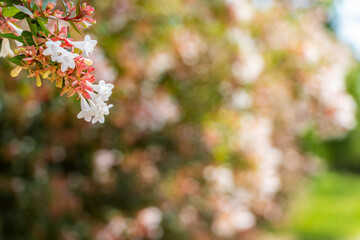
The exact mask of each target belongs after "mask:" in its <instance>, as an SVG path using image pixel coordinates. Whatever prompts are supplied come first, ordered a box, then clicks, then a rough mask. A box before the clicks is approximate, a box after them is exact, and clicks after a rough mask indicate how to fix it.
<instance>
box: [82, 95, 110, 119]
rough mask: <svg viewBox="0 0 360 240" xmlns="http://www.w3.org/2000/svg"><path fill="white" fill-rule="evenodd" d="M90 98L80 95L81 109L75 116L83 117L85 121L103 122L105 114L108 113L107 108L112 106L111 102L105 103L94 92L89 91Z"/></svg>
mask: <svg viewBox="0 0 360 240" xmlns="http://www.w3.org/2000/svg"><path fill="white" fill-rule="evenodd" d="M89 95H90V99H89V100H86V99H85V98H84V97H83V96H81V95H80V97H81V111H80V113H79V114H78V115H77V117H78V118H79V119H80V118H84V119H85V121H87V122H90V121H91V122H92V123H93V124H94V123H96V122H100V123H104V122H105V116H106V115H109V109H110V108H111V107H113V105H112V104H109V105H108V104H107V103H105V102H104V100H103V99H102V98H101V96H99V95H98V94H96V93H93V92H89Z"/></svg>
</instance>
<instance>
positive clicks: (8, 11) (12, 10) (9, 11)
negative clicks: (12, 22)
mask: <svg viewBox="0 0 360 240" xmlns="http://www.w3.org/2000/svg"><path fill="white" fill-rule="evenodd" d="M19 12H20V10H19V9H17V8H16V7H3V8H2V14H3V15H4V16H5V17H12V16H14V15H16V14H17V13H19Z"/></svg>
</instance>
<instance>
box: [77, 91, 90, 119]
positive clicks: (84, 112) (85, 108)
mask: <svg viewBox="0 0 360 240" xmlns="http://www.w3.org/2000/svg"><path fill="white" fill-rule="evenodd" d="M80 98H81V100H80V104H81V111H80V112H79V114H78V115H77V118H79V119H81V118H84V119H85V121H87V122H90V121H91V119H92V117H93V116H94V111H93V110H92V108H91V107H90V105H89V103H88V102H87V101H86V99H85V98H84V97H83V96H82V95H80Z"/></svg>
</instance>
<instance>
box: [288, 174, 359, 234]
mask: <svg viewBox="0 0 360 240" xmlns="http://www.w3.org/2000/svg"><path fill="white" fill-rule="evenodd" d="M304 186H306V188H302V191H300V193H298V194H297V195H296V199H295V200H294V202H293V203H292V206H293V207H292V208H293V210H292V212H291V214H290V216H289V217H288V219H287V220H288V222H287V223H285V224H284V225H285V226H284V227H283V232H288V233H289V234H291V235H296V239H298V240H313V239H316V240H339V239H357V237H358V236H359V234H360V230H359V226H360V208H359V204H358V202H359V200H360V191H359V189H360V178H359V176H357V175H351V174H339V173H335V172H329V173H323V174H320V175H319V176H316V177H314V178H312V179H311V180H309V181H307V183H306V184H305V185H304Z"/></svg>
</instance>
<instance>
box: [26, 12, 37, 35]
mask: <svg viewBox="0 0 360 240" xmlns="http://www.w3.org/2000/svg"><path fill="white" fill-rule="evenodd" d="M26 21H27V22H28V24H29V27H30V30H31V33H32V34H33V35H35V36H37V33H38V29H37V26H36V21H32V19H31V18H29V17H27V18H26Z"/></svg>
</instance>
